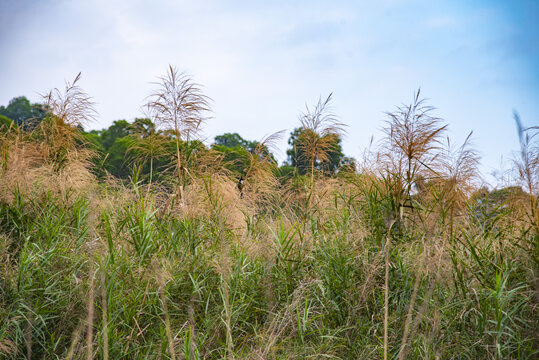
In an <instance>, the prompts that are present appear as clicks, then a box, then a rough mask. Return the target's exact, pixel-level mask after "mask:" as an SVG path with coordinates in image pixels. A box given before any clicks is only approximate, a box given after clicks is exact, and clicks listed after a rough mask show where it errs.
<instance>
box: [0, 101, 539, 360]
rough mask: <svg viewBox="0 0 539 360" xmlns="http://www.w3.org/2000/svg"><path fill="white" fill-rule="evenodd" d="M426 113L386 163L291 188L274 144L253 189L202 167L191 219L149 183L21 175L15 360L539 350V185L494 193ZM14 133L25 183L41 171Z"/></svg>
mask: <svg viewBox="0 0 539 360" xmlns="http://www.w3.org/2000/svg"><path fill="white" fill-rule="evenodd" d="M326 103H327V101H326ZM324 104H325V103H321V106H323V105H324ZM424 106H425V104H424V101H422V100H421V99H420V98H419V93H417V94H416V96H414V100H413V102H412V104H411V105H410V106H405V107H401V108H399V110H398V111H396V112H395V113H393V114H391V115H390V117H389V122H388V124H387V128H386V135H387V138H386V142H385V143H383V144H382V146H381V148H380V149H378V150H379V151H378V152H377V153H375V154H374V157H375V158H376V157H377V158H378V159H382V158H383V159H385V160H384V161H381V162H379V165H380V166H378V167H374V166H373V167H369V168H368V169H365V170H364V171H361V172H355V173H347V174H346V175H342V174H340V175H336V176H332V177H331V178H329V177H325V178H324V177H323V176H320V177H318V176H317V177H315V176H312V175H313V174H311V176H312V177H311V178H310V179H309V178H307V179H304V178H303V179H302V178H296V179H292V180H290V183H286V182H284V183H281V182H280V181H278V179H276V178H275V172H274V169H273V165H272V163H271V162H270V161H268V159H267V154H266V153H264V152H263V151H262V150H260V149H259V150H260V153H259V154H253V158H252V159H251V167H250V170H249V171H250V172H249V176H248V177H247V184H248V186H247V185H246V188H245V190H246V196H245V198H244V199H241V198H240V197H239V194H238V192H237V190H236V187H235V183H234V180H232V179H229V178H228V176H227V172H226V171H222V172H221V171H217V172H214V173H209V172H204V171H192V172H190V174H191V176H192V179H191V185H192V186H190V187H189V189H186V191H185V194H184V200H185V201H186V203H188V204H189V207H186V209H182V210H181V211H178V209H175V208H174V207H170V206H168V203H167V200H166V198H167V197H169V196H173V195H172V194H173V193H175V190H174V189H171V190H169V191H170V193H166V195H167V197H165V200H164V199H163V192H166V191H167V190H166V189H167V187H163V188H159V186H155V187H148V188H144V189H143V188H142V187H141V186H140V184H139V183H137V179H136V177H135V178H134V179H133V184H131V185H129V186H127V185H125V186H124V185H115V186H113V185H111V184H110V183H109V184H106V183H98V184H96V182H95V180H94V179H93V178H91V176H90V175H88V176H90V178H89V183H92V184H95V185H94V186H93V187H92V188H91V189H90V190H91V191H89V190H88V189H87V188H85V187H78V186H77V183H70V184H64V185H65V187H64V188H63V189H65V191H53V190H54V189H51V188H49V187H44V188H43V189H41V191H38V190H37V188H36V187H28V186H26V185H28V184H27V183H25V182H23V181H21V182H20V183H19V185H18V186H15V185H12V186H11V187H9V186H8V185H7V184H5V183H2V186H1V187H0V188H1V189H7V188H10V192H9V193H3V194H1V196H0V274H1V275H0V290H1V293H0V357H4V358H14V359H16V358H24V357H27V358H44V359H49V358H50V359H53V358H54V359H55V358H69V359H74V358H83V357H85V358H103V359H109V358H110V359H119V358H155V359H184V358H185V359H202V358H204V359H222V358H227V359H234V358H235V359H289V358H298V359H300V358H301V359H304V358H330V359H352V358H354V359H356V358H358V359H376V358H380V359H533V358H536V357H537V355H538V353H539V352H538V339H537V325H538V324H537V303H538V302H537V288H536V286H537V280H536V279H537V256H536V254H535V253H534V252H533V251H530V250H531V249H534V246H535V242H536V241H537V237H536V236H537V235H536V233H535V232H534V229H535V226H536V223H535V222H534V221H533V219H534V216H535V215H534V214H537V209H536V208H534V206H535V207H536V206H537V202H536V200H535V199H536V196H537V193H536V192H535V190H534V189H536V188H535V186H537V184H535V183H533V184H532V186H528V188H527V189H528V190H527V191H528V192H527V193H526V195H527V198H526V200H528V201H522V200H523V199H522V198H518V199H512V198H511V199H508V200H506V201H505V202H501V203H496V202H493V201H489V200H488V198H485V197H481V196H479V195H478V194H480V193H478V192H475V190H474V187H475V182H474V178H475V176H476V164H477V160H478V159H477V156H476V154H475V153H474V152H473V150H472V149H471V148H470V147H469V141H467V142H465V144H464V145H463V146H461V147H458V148H456V149H453V151H452V149H451V148H450V147H446V148H444V145H443V142H442V141H441V137H440V134H442V133H443V131H444V130H445V125H444V124H443V122H442V121H441V120H440V119H437V118H435V117H433V116H432V117H429V116H431V115H430V112H432V111H433V109H432V108H430V107H426V108H425V107H424ZM1 136H7V135H1ZM10 136H11V135H10ZM5 139H7V138H5ZM10 139H11V138H10ZM534 139H535V138H532V137H531V136H530V137H528V138H527V140H525V142H524V145H525V147H524V150H523V151H525V154H527V155H525V157H524V158H523V159H524V162H523V163H522V164H528V165H526V166H528V167H529V166H531V165H530V164H532V163H531V162H530V161H527V160H526V159H528V160H529V159H532V158H533V156H536V152H535V151H536V150H534V149H536V147H534V146H533V144H534V143H533V142H532V140H534ZM8 140H9V139H8ZM8 140H6V141H8ZM9 141H12V140H9ZM24 141H25V143H26V144H28V146H30V144H34V145H36V144H37V145H38V146H37V145H36V148H38V147H39V146H45V145H43V144H45V140H44V139H43V138H42V137H33V138H27V139H25V140H24ZM415 142H418V143H417V144H416V143H415ZM10 144H12V145H13V146H12V147H6V149H8V150H6V151H9V154H8V155H9V156H7V157H6V158H5V159H6V161H7V163H6V166H5V167H4V168H3V169H2V170H1V171H2V172H3V173H2V174H8V173H9V174H10V175H9V176H12V174H13V172H12V167H13V166H14V164H15V162H17V164H19V165H17V166H23V165H22V164H26V165H28V166H30V165H29V164H30V163H29V162H24V161H20V160H21V158H20V156H23V155H24V154H23V153H22V152H20V150H21V147H20V143H19V144H15V142H12V143H10ZM313 151H314V150H313ZM316 156H318V155H316ZM74 159H76V156H75V155H74V153H69V154H68V155H67V158H65V159H63V160H62V161H64V160H65V161H67V163H70V162H72V161H75V160H74ZM521 159H522V157H521ZM174 160H177V158H175V159H174ZM526 161H527V162H526ZM216 163H217V160H216ZM26 165H25V166H26ZM31 166H40V165H39V164H36V163H32V164H31ZM179 166H183V165H181V164H180V165H179ZM193 166H196V164H195V165H193ZM201 166H202V165H201ZM21 169H23V168H21ZM192 170H196V169H192ZM520 173H521V174H523V175H524V178H523V179H524V180H525V182H528V183H531V182H533V181H535V180H533V179H535V178H534V177H532V176H527V175H526V172H522V171H521V172H520ZM88 174H89V173H88ZM530 174H531V173H530ZM47 176H48V177H49V178H47ZM47 176H44V177H43V178H40V179H37V180H36V181H47V179H49V180H50V179H54V180H55V181H57V179H59V177H58V174H57V173H54V172H47ZM10 179H12V178H11V177H10ZM530 179H532V180H530ZM1 181H6V180H1ZM249 181H251V182H253V183H251V184H250V185H249ZM257 181H260V182H262V181H264V182H265V183H264V186H263V188H262V187H257V186H258V185H260V184H257ZM302 181H305V183H307V184H308V185H309V186H307V187H302V186H297V185H298V183H299V184H301V182H302ZM530 181H531V182H530ZM156 182H158V180H156ZM68 185H71V186H68ZM157 185H158V184H157ZM306 192H308V194H306ZM306 198H307V199H310V200H309V201H297V199H306ZM530 199H531V201H530ZM523 214H524V215H526V214H527V215H526V216H525V217H523Z"/></svg>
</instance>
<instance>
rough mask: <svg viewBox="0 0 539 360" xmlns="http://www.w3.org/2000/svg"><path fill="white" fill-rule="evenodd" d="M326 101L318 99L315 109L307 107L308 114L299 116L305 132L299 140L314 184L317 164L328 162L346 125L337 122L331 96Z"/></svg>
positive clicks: (299, 145)
mask: <svg viewBox="0 0 539 360" xmlns="http://www.w3.org/2000/svg"><path fill="white" fill-rule="evenodd" d="M332 95H333V93H331V94H329V96H328V97H327V98H326V100H324V101H322V98H320V99H318V103H317V104H316V106H315V107H314V109H309V107H308V106H305V107H306V112H304V113H302V114H301V115H300V116H299V121H300V123H301V127H302V128H303V131H302V132H301V135H300V138H299V139H298V140H299V141H298V147H300V150H301V154H303V155H302V156H303V157H304V158H305V160H307V161H308V162H309V165H310V170H311V181H313V182H314V169H315V165H316V163H317V162H327V161H328V160H329V154H330V152H331V151H332V150H334V147H335V143H336V139H337V138H339V137H340V136H342V135H344V133H345V127H346V125H345V124H344V123H342V122H340V121H338V120H337V117H336V116H335V114H333V112H332V110H333V109H332V107H331V104H330V102H331V96H332Z"/></svg>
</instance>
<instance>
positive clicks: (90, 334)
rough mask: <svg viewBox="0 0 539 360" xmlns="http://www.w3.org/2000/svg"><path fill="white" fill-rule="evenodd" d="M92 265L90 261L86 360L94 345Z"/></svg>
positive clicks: (89, 357) (90, 355) (91, 355)
mask: <svg viewBox="0 0 539 360" xmlns="http://www.w3.org/2000/svg"><path fill="white" fill-rule="evenodd" d="M94 293H95V284H94V263H93V260H90V289H89V291H88V314H87V318H86V359H87V360H91V359H92V358H93V352H94V351H93V349H94V347H93V345H94V296H95V294H94Z"/></svg>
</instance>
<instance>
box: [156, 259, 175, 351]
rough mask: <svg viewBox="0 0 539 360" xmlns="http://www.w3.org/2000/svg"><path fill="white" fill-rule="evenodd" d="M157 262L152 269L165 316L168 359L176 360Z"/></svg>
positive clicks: (163, 284) (160, 268)
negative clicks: (154, 272) (153, 269)
mask: <svg viewBox="0 0 539 360" xmlns="http://www.w3.org/2000/svg"><path fill="white" fill-rule="evenodd" d="M157 261H158V260H155V262H154V267H155V269H156V273H157V283H158V284H159V297H160V298H161V303H162V305H163V314H164V316H165V331H166V333H167V340H168V351H169V352H170V358H171V359H172V360H174V359H175V358H176V353H175V351H174V339H173V337H172V329H171V326H170V316H169V313H168V307H167V299H166V295H165V282H164V279H163V274H162V266H157Z"/></svg>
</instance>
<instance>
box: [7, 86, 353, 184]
mask: <svg viewBox="0 0 539 360" xmlns="http://www.w3.org/2000/svg"><path fill="white" fill-rule="evenodd" d="M46 114H47V110H46V107H45V106H44V105H42V104H37V103H36V104H32V103H30V101H29V100H28V99H27V98H26V97H24V96H20V97H16V98H13V99H12V100H11V101H10V102H9V104H8V105H7V106H1V107H0V127H2V128H3V129H8V128H9V127H12V128H21V129H24V130H25V131H31V130H33V129H35V128H36V126H37V125H38V124H39V123H40V122H41V121H42V120H43V119H44V117H45V116H46ZM79 130H81V134H82V139H79V141H84V142H85V143H86V144H87V145H90V147H91V148H92V149H93V150H95V154H94V156H93V158H92V162H93V163H94V164H93V165H94V166H93V171H94V172H95V173H96V174H97V175H99V176H106V175H107V174H110V175H112V176H114V177H116V178H118V179H122V180H129V179H130V178H131V177H132V176H133V175H134V173H137V176H139V180H141V181H148V182H151V181H152V180H154V179H155V178H156V177H157V178H159V177H160V176H162V175H166V174H167V170H168V168H169V167H170V164H171V159H172V158H174V156H175V151H176V149H175V146H176V145H175V136H174V133H173V132H171V131H167V130H163V129H159V128H157V126H156V124H155V123H154V122H153V121H152V120H151V119H149V118H136V119H134V120H133V121H132V122H129V121H127V120H116V121H114V122H113V123H112V125H110V126H109V127H108V128H105V129H102V130H91V131H85V130H84V129H82V127H80V128H79ZM303 136H305V130H304V128H303V127H298V128H295V129H294V130H293V131H292V132H291V133H290V137H289V140H288V144H289V146H290V147H289V149H287V151H286V154H287V160H286V161H285V162H284V163H283V164H282V165H281V166H280V167H278V168H277V171H278V172H277V174H276V175H279V176H281V177H283V178H284V179H289V178H290V177H293V176H296V175H305V174H306V173H307V172H308V171H309V169H310V164H309V161H308V157H307V156H306V154H305V150H304V149H303V147H302V146H301V145H300V142H301V141H302V137H303ZM322 138H323V140H324V141H326V142H327V144H326V145H325V146H326V147H327V150H328V151H327V156H326V157H325V158H324V159H318V160H316V163H315V164H314V168H315V169H316V170H318V171H323V172H326V173H328V174H337V173H338V172H340V171H343V170H344V171H350V170H352V169H354V167H355V160H354V159H353V158H351V157H347V156H345V155H344V153H343V150H342V139H341V137H340V136H330V135H324V136H323V137H322ZM260 145H262V148H263V149H262V151H263V153H265V154H267V155H268V158H269V159H271V161H272V162H274V164H275V165H276V164H277V161H276V160H275V156H274V154H273V153H272V151H270V149H268V147H267V146H266V145H265V144H261V143H260V141H256V140H246V139H244V138H243V137H242V136H240V135H239V134H238V133H225V134H222V135H218V136H216V137H215V139H214V142H213V143H212V144H211V145H210V146H209V147H208V146H206V145H205V144H204V143H203V142H201V141H199V140H188V141H181V147H182V149H183V153H184V154H186V155H187V158H190V157H193V159H192V160H194V156H195V155H196V154H198V155H200V154H201V153H203V152H207V151H210V150H213V151H215V152H218V153H220V154H221V156H222V160H223V163H224V165H225V167H226V168H227V169H228V170H230V171H231V172H232V173H233V174H234V175H236V176H238V177H240V176H245V175H246V172H247V169H248V167H249V155H250V154H254V153H255V150H256V148H257V147H258V146H260Z"/></svg>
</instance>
